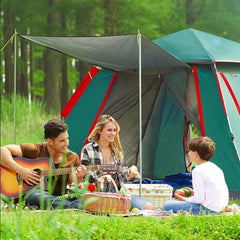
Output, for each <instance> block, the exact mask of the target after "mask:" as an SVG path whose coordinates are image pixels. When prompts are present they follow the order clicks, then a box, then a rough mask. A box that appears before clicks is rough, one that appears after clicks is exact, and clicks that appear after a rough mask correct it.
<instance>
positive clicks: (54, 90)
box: [44, 49, 61, 113]
mask: <svg viewBox="0 0 240 240" xmlns="http://www.w3.org/2000/svg"><path fill="white" fill-rule="evenodd" d="M59 58H61V56H59V53H56V52H53V51H52V50H50V49H46V51H45V52H44V72H45V73H46V76H45V79H44V89H45V92H44V101H45V104H46V110H47V112H51V110H53V111H54V112H56V113H58V112H59V111H60V85H59V77H60V71H61V63H60V61H59Z"/></svg>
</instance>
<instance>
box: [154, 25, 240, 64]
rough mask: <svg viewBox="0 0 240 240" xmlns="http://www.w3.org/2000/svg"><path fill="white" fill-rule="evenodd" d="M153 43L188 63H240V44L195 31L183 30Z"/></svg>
mask: <svg viewBox="0 0 240 240" xmlns="http://www.w3.org/2000/svg"><path fill="white" fill-rule="evenodd" d="M153 42H154V43H156V44H157V45H159V46H160V47H162V48H163V49H165V50H166V51H168V52H169V53H171V54H173V55H174V56H176V57H178V58H179V59H181V60H182V61H184V62H187V63H207V62H210V63H211V62H240V43H237V42H234V41H231V40H228V39H225V38H221V37H218V36H215V35H212V34H208V33H205V32H201V31H198V30H195V29H186V30H182V31H179V32H176V33H173V34H170V35H168V36H165V37H162V38H159V39H156V40H154V41H153Z"/></svg>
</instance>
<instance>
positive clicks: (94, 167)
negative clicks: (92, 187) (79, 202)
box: [41, 164, 118, 177]
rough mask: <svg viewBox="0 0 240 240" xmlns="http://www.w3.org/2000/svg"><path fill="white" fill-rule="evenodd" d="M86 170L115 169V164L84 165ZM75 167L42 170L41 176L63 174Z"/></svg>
mask: <svg viewBox="0 0 240 240" xmlns="http://www.w3.org/2000/svg"><path fill="white" fill-rule="evenodd" d="M85 167H86V168H87V170H93V171H96V170H103V171H117V170H118V169H117V167H118V165H117V164H104V165H91V166H85ZM76 169H77V168H74V167H73V168H58V169H50V170H42V171H41V174H42V176H44V177H46V176H58V175H63V174H70V173H71V172H73V171H75V170H76Z"/></svg>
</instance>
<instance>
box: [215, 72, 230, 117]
mask: <svg viewBox="0 0 240 240" xmlns="http://www.w3.org/2000/svg"><path fill="white" fill-rule="evenodd" d="M215 75H216V78H217V85H218V91H219V94H220V98H221V101H222V105H223V109H224V112H225V115H226V117H227V109H226V106H225V103H224V99H223V94H222V89H221V85H220V81H219V78H218V73H217V69H216V68H215Z"/></svg>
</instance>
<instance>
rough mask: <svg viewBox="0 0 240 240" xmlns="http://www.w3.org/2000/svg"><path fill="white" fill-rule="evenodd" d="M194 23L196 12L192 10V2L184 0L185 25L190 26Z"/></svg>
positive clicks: (191, 0) (192, 0)
mask: <svg viewBox="0 0 240 240" xmlns="http://www.w3.org/2000/svg"><path fill="white" fill-rule="evenodd" d="M195 21H196V12H195V9H194V0H186V23H187V25H191V24H193V23H195Z"/></svg>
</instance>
